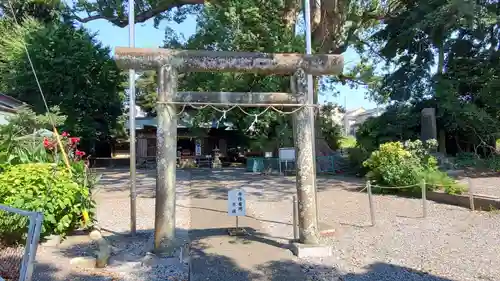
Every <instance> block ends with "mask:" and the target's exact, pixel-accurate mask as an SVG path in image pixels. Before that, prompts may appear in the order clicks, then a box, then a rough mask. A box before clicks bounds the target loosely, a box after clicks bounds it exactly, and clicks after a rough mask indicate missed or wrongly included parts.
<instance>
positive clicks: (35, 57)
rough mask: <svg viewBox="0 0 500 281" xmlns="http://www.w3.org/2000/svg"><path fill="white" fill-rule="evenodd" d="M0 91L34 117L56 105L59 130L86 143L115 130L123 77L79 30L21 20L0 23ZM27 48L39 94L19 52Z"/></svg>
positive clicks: (99, 47) (106, 53)
mask: <svg viewBox="0 0 500 281" xmlns="http://www.w3.org/2000/svg"><path fill="white" fill-rule="evenodd" d="M0 33H1V34H3V35H4V36H2V38H0V56H1V57H2V60H0V77H1V78H0V91H1V92H3V93H5V94H8V95H11V96H13V97H15V98H17V99H19V100H22V101H24V102H26V103H28V104H29V105H31V106H32V107H33V110H34V111H35V112H37V113H45V112H46V106H45V104H44V101H43V99H42V95H41V94H40V90H42V91H43V93H44V96H45V99H46V102H47V105H48V106H58V107H59V108H60V111H61V113H62V114H63V115H65V116H67V118H66V120H65V123H64V129H66V130H68V131H70V132H71V133H72V134H74V135H78V136H81V137H82V138H83V139H84V140H85V141H87V142H92V141H95V140H97V139H100V138H104V137H106V136H109V135H110V134H112V133H116V132H117V131H118V130H119V127H120V123H119V120H120V119H119V118H120V117H121V116H122V100H123V92H122V88H121V82H122V79H123V76H122V75H121V73H120V71H119V69H118V68H117V66H116V65H115V63H114V61H113V60H112V58H111V57H110V50H109V49H108V48H105V47H103V46H102V45H101V44H100V43H98V42H97V41H96V39H95V35H93V34H90V33H89V32H88V31H86V30H85V29H83V28H75V27H73V26H72V25H71V24H64V23H49V24H44V23H41V22H39V21H37V20H34V19H29V18H27V19H25V20H24V21H23V22H22V23H21V24H19V25H17V24H15V23H13V22H12V21H11V20H9V19H3V20H1V21H0ZM24 44H26V46H27V48H28V52H29V54H30V57H31V60H32V62H33V66H34V68H35V71H36V74H37V77H38V80H39V82H40V86H41V89H39V88H38V85H37V81H36V79H35V77H34V73H33V71H32V69H31V66H30V62H29V59H28V57H27V54H26V52H25V49H24Z"/></svg>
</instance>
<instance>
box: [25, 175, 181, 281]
mask: <svg viewBox="0 0 500 281" xmlns="http://www.w3.org/2000/svg"><path fill="white" fill-rule="evenodd" d="M128 177H129V174H128V171H120V170H118V171H116V170H114V171H106V172H105V174H104V176H103V177H102V179H101V182H100V185H101V188H100V190H99V192H98V193H97V194H96V201H97V204H98V207H97V220H98V221H99V226H100V227H101V228H102V230H103V235H104V236H106V239H107V240H108V241H109V242H110V243H111V245H112V246H113V255H112V257H111V259H110V264H109V266H108V267H107V268H105V269H103V270H80V269H78V270H76V269H71V265H70V264H69V261H70V260H71V258H73V257H75V256H81V255H89V254H92V250H93V245H89V243H88V241H87V240H88V239H87V238H84V239H83V240H84V241H82V243H78V241H77V239H76V238H74V237H71V239H68V241H67V242H65V243H66V244H73V245H69V246H68V245H65V247H64V249H62V247H59V248H54V247H49V246H40V247H39V250H38V253H37V262H38V264H37V266H36V272H35V278H34V280H40V281H45V280H47V281H48V280H51V281H52V280H72V281H73V280H81V281H87V280H88V281H97V280H103V281H104V280H106V281H109V280H117V281H118V280H120V281H145V280H147V281H155V280H162V281H163V280H179V281H180V280H188V268H187V266H186V265H185V264H183V263H180V261H179V259H178V258H173V259H172V258H171V259H158V258H153V257H151V256H148V254H147V253H148V252H149V251H150V250H151V249H152V245H153V240H152V239H153V231H152V229H153V227H154V209H155V208H154V200H155V199H154V188H155V178H154V173H152V172H150V173H144V172H139V173H138V180H137V193H138V197H137V230H138V234H137V235H136V236H135V237H130V236H128V235H124V233H127V232H129V231H130V226H129V225H130V199H129V190H128V188H129V185H128ZM189 179H190V175H189V173H187V172H183V171H178V172H177V182H178V185H177V188H178V191H179V195H178V198H177V200H178V201H177V202H178V203H179V204H186V205H187V204H188V201H189V200H188V199H187V198H186V197H185V196H183V194H185V188H187V186H188V183H189ZM189 218H190V215H189V211H188V210H187V209H182V208H179V209H178V211H177V213H176V223H177V227H178V231H177V233H178V234H177V235H178V237H181V238H182V239H184V240H187V239H188V236H187V229H189V224H190V219H189ZM54 260H57V263H56V262H54Z"/></svg>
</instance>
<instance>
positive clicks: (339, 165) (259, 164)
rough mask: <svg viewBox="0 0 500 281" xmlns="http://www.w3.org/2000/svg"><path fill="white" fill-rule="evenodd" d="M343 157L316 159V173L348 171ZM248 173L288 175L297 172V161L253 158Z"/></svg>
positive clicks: (249, 163) (249, 159)
mask: <svg viewBox="0 0 500 281" xmlns="http://www.w3.org/2000/svg"><path fill="white" fill-rule="evenodd" d="M346 165H347V164H346V163H345V162H344V161H343V158H342V157H341V156H319V157H316V172H317V173H326V174H336V173H341V172H342V171H343V170H345V169H347V166H346ZM247 171H248V172H254V173H268V174H287V173H290V172H295V161H285V160H281V161H280V159H279V158H264V157H252V158H248V159H247Z"/></svg>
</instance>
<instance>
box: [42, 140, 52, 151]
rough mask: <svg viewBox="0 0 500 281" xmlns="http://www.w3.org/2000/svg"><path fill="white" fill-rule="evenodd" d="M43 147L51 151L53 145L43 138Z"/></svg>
mask: <svg viewBox="0 0 500 281" xmlns="http://www.w3.org/2000/svg"><path fill="white" fill-rule="evenodd" d="M43 146H44V147H45V148H46V149H52V148H53V147H54V144H53V143H52V142H51V141H50V140H49V139H47V138H43Z"/></svg>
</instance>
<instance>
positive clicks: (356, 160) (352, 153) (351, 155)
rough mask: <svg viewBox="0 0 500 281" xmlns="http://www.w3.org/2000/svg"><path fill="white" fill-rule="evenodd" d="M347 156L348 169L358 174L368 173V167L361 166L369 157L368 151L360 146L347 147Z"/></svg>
mask: <svg viewBox="0 0 500 281" xmlns="http://www.w3.org/2000/svg"><path fill="white" fill-rule="evenodd" d="M347 156H348V159H349V169H350V170H351V171H353V172H354V173H356V175H358V176H364V175H365V174H366V173H368V169H367V168H366V167H364V166H363V162H365V161H366V159H368V158H369V157H370V153H369V152H368V151H366V150H365V149H363V148H361V147H350V148H347Z"/></svg>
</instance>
